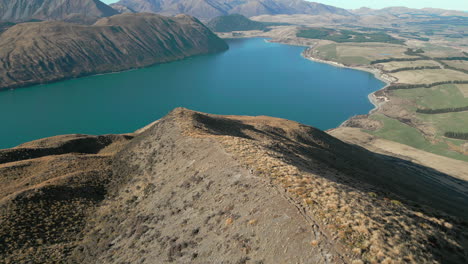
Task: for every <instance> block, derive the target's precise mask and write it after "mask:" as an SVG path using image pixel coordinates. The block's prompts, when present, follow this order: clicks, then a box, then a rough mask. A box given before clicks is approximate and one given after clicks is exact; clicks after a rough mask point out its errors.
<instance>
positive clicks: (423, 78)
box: [392, 69, 468, 84]
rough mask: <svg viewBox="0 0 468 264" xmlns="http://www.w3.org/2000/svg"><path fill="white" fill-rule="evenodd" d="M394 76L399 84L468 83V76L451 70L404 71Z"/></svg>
mask: <svg viewBox="0 0 468 264" xmlns="http://www.w3.org/2000/svg"><path fill="white" fill-rule="evenodd" d="M392 76H394V77H396V78H397V79H398V82H399V83H411V84H430V83H435V82H443V81H452V80H456V81H464V80H466V81H468V74H465V73H462V72H459V71H454V70H449V69H437V70H429V69H426V70H414V71H402V72H396V73H393V74H392Z"/></svg>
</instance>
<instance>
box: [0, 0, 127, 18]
mask: <svg viewBox="0 0 468 264" xmlns="http://www.w3.org/2000/svg"><path fill="white" fill-rule="evenodd" d="M116 14H118V12H117V11H116V10H114V9H113V8H112V7H110V6H108V5H106V4H104V3H103V2H101V1H99V0H28V1H24V0H0V21H11V22H23V21H29V20H32V19H39V20H70V21H74V22H83V23H94V22H95V21H96V20H97V19H99V18H102V17H107V16H113V15H116Z"/></svg>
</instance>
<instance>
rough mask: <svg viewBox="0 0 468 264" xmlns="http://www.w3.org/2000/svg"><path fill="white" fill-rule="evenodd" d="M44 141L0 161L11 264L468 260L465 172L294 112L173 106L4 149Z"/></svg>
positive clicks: (2, 247) (1, 213)
mask: <svg viewBox="0 0 468 264" xmlns="http://www.w3.org/2000/svg"><path fill="white" fill-rule="evenodd" d="M77 140H86V142H87V144H86V145H87V147H84V148H83V147H82V144H76V142H77ZM73 142H75V143H73ZM92 142H96V145H97V146H96V147H95V148H93V147H92V145H93V144H92ZM66 146H67V147H66ZM80 146H81V147H80ZM39 149H46V150H47V151H50V150H54V151H51V152H49V153H50V155H46V156H44V155H42V156H37V155H36V156H28V157H25V156H18V157H19V158H18V160H16V161H15V160H11V159H10V160H9V161H8V162H5V163H3V164H0V175H2V181H1V182H0V190H1V193H0V221H1V223H2V225H0V257H1V259H3V260H5V262H6V263H57V262H59V263H363V262H376V263H382V262H387V263H390V262H392V263H434V262H435V263H442V262H443V263H465V262H466V260H467V251H466V250H467V247H466V246H467V244H466V242H467V240H466V239H467V234H466V230H467V224H466V219H467V215H466V211H464V208H466V207H467V203H468V202H467V201H468V199H467V197H468V194H467V189H468V187H467V186H466V182H461V181H457V180H455V179H453V178H451V177H449V176H447V175H445V174H442V173H439V172H437V171H434V170H432V169H428V168H425V167H423V166H420V165H417V164H413V163H411V162H408V161H404V160H400V159H398V158H394V157H389V156H385V155H381V154H376V153H372V152H370V151H367V150H365V149H363V148H360V147H357V146H354V145H350V144H347V143H344V142H342V141H340V140H338V139H336V138H334V137H332V136H330V135H328V134H326V133H324V132H322V131H320V130H317V129H315V128H312V127H308V126H305V125H301V124H299V123H296V122H292V121H287V120H283V119H277V118H271V117H245V116H242V117H241V116H216V115H210V114H203V113H199V112H193V111H190V110H186V109H176V110H174V111H173V112H171V113H170V114H169V115H168V116H166V117H164V118H162V119H161V120H158V121H157V122H155V123H153V124H151V125H149V126H147V127H145V128H143V129H141V130H139V131H137V132H135V133H134V134H128V135H125V136H103V137H101V138H99V137H95V136H84V135H70V136H61V137H54V138H49V139H44V140H39V141H34V142H31V143H28V144H23V145H21V146H18V147H17V148H14V149H10V150H4V152H3V153H5V151H6V152H7V153H10V154H9V155H10V157H11V156H15V155H13V154H11V153H13V152H15V151H21V152H26V153H36V152H38V150H39ZM57 150H61V151H60V152H57ZM434 193H437V195H433V194H434Z"/></svg>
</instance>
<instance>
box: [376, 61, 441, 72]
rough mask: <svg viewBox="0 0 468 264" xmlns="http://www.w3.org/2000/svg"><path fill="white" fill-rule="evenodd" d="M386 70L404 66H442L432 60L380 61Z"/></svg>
mask: <svg viewBox="0 0 468 264" xmlns="http://www.w3.org/2000/svg"><path fill="white" fill-rule="evenodd" d="M379 65H382V67H383V69H384V70H386V71H393V70H397V69H402V68H410V67H411V68H413V67H427V66H440V64H439V63H437V62H435V61H432V60H418V61H391V62H386V63H379Z"/></svg>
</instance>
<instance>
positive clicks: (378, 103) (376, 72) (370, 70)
mask: <svg viewBox="0 0 468 264" xmlns="http://www.w3.org/2000/svg"><path fill="white" fill-rule="evenodd" d="M265 41H267V42H272V43H279V44H283V45H290V46H301V47H305V48H306V49H305V50H304V51H303V52H301V56H302V57H303V58H304V59H307V60H310V61H313V62H318V63H324V64H328V65H331V66H334V67H337V68H346V69H352V70H358V71H364V72H368V73H371V74H373V75H374V77H375V78H376V79H378V80H380V81H382V82H383V83H385V85H384V86H383V87H382V88H380V89H378V90H376V91H374V92H372V93H370V94H368V96H367V98H368V99H369V102H370V103H371V104H372V105H373V106H374V108H373V109H371V110H370V111H369V113H368V114H372V113H374V112H376V111H378V110H379V109H380V108H381V107H382V105H384V104H385V103H387V102H388V101H389V100H388V98H387V97H383V101H382V100H379V98H377V96H376V95H375V94H376V93H377V92H379V91H382V90H384V89H385V88H387V87H389V86H390V85H392V84H393V83H394V82H395V81H394V80H391V78H392V77H390V76H388V75H386V74H384V73H383V72H382V71H381V70H379V69H377V68H373V67H372V68H371V67H362V66H347V65H344V64H342V63H339V62H335V61H329V60H323V59H319V58H315V57H313V56H310V55H307V51H309V50H311V49H314V48H315V46H316V45H317V44H315V45H313V46H311V45H301V44H300V43H296V44H295V43H294V42H292V43H291V42H287V43H286V42H284V41H281V40H275V39H266V38H265ZM353 117H354V116H352V117H350V118H348V119H347V120H345V121H344V122H343V123H341V124H340V125H339V126H337V127H336V128H338V127H341V126H343V125H344V124H346V123H347V122H348V121H349V120H351V119H352V118H353Z"/></svg>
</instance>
